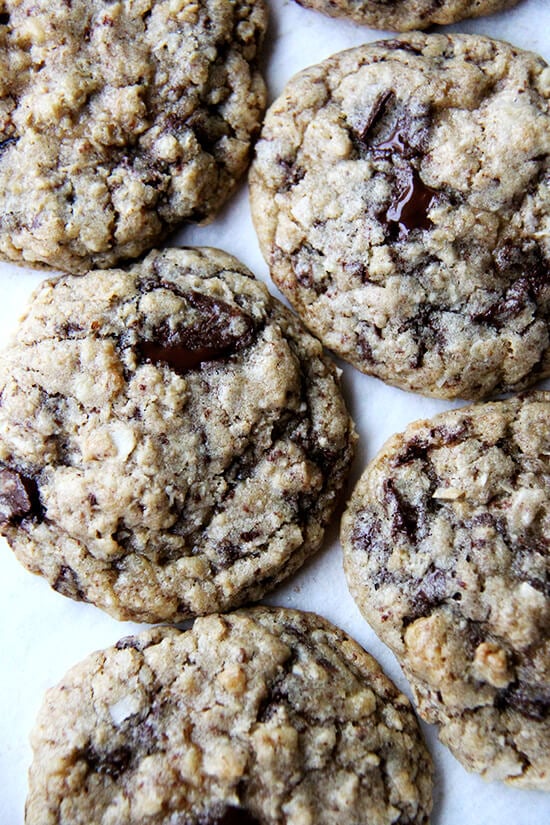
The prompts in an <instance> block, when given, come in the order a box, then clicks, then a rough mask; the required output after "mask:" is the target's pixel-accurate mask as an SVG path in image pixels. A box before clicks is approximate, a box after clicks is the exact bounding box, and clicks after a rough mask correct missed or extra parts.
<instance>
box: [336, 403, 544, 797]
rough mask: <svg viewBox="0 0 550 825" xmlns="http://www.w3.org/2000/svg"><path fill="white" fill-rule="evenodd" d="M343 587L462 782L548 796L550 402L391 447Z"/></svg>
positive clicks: (355, 499)
mask: <svg viewBox="0 0 550 825" xmlns="http://www.w3.org/2000/svg"><path fill="white" fill-rule="evenodd" d="M342 544H343V547H344V556H345V568H346V575H347V579H348V584H349V587H350V589H351V592H352V595H353V596H354V598H355V600H356V601H357V604H358V605H359V607H360V609H361V611H362V612H363V614H364V615H365V617H366V619H367V620H368V621H369V623H370V624H371V625H372V627H373V628H374V630H375V631H376V632H377V633H378V635H379V636H380V638H381V639H382V640H383V641H384V642H385V643H386V644H388V645H389V646H390V647H391V648H392V650H393V651H394V652H395V654H396V656H397V657H398V659H399V660H400V662H401V664H402V666H403V668H404V671H405V674H406V675H407V677H408V678H409V680H410V682H411V685H412V688H413V692H414V696H415V700H416V702H417V705H418V709H419V712H420V714H421V716H423V718H424V719H426V720H427V721H428V722H435V723H436V724H437V725H439V730H440V738H441V740H442V741H443V742H444V743H445V744H446V745H448V746H449V747H450V748H451V750H452V752H453V753H454V755H455V756H456V757H457V758H458V759H459V760H460V761H461V762H462V763H463V765H464V766H465V767H466V768H467V769H468V770H473V771H478V772H479V773H481V774H482V775H483V776H484V777H485V778H487V779H503V780H506V781H508V782H510V783H511V784H514V785H517V786H520V787H525V788H540V789H544V790H550V635H549V627H550V591H549V588H548V581H549V561H550V559H549V553H548V550H549V548H550V393H545V392H538V393H532V394H528V395H525V396H520V397H517V398H512V399H510V400H507V401H501V402H493V403H486V404H480V405H477V406H471V407H464V408H461V409H458V410H454V411H452V412H446V413H443V414H441V415H438V416H436V417H435V418H433V419H432V420H431V421H430V420H429V421H419V422H416V423H413V424H411V425H410V426H409V427H408V428H407V430H406V431H405V432H404V433H402V434H399V435H396V436H394V437H393V438H391V439H390V440H389V441H388V442H387V443H386V445H385V446H384V447H383V448H382V450H381V452H380V453H379V454H378V455H377V456H376V458H375V459H374V461H372V463H371V464H370V465H369V467H368V468H367V470H366V471H365V473H364V475H363V477H362V478H361V480H360V482H359V483H358V485H357V487H356V489H355V491H354V493H353V495H352V498H351V501H350V503H349V506H348V509H347V511H346V513H345V516H344V518H343V522H342Z"/></svg>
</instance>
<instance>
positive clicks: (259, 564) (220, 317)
mask: <svg viewBox="0 0 550 825" xmlns="http://www.w3.org/2000/svg"><path fill="white" fill-rule="evenodd" d="M0 392H1V395H2V405H1V406H0V532H2V533H3V534H4V535H5V536H6V537H7V539H8V541H9V543H10V545H11V547H12V548H13V550H14V551H15V554H16V555H17V557H18V559H19V560H20V561H21V562H22V563H23V564H24V565H25V566H26V567H27V568H29V569H30V570H32V571H34V572H38V573H41V574H42V575H44V576H45V577H46V578H47V579H48V581H49V582H50V584H51V585H52V587H54V588H55V589H56V590H58V591H59V592H60V593H63V594H64V595H67V596H70V597H72V598H75V599H82V600H85V601H90V602H92V603H94V604H96V605H98V606H99V607H101V608H103V609H104V610H107V611H108V612H109V613H111V614H112V615H114V616H116V617H117V618H120V619H129V618H133V619H136V620H141V621H152V622H153V621H159V620H165V619H172V620H176V619H178V620H179V619H183V618H185V617H189V616H191V615H196V614H202V613H208V612H212V611H215V610H226V609H228V608H230V607H234V606H235V605H237V604H242V603H243V602H245V601H246V600H250V599H256V598H259V597H260V596H261V595H263V593H265V592H266V591H267V590H269V589H270V588H272V587H273V586H274V585H275V584H276V583H277V582H279V581H280V580H281V579H282V578H284V577H286V576H288V575H289V574H290V573H292V572H293V571H294V570H296V569H297V568H298V567H299V566H300V565H301V564H302V562H303V561H304V560H305V559H306V558H307V557H308V556H310V555H311V554H312V553H314V552H315V551H316V550H317V549H318V548H319V546H320V544H321V541H322V538H323V533H324V528H325V526H326V525H327V523H328V521H329V519H330V516H331V514H332V512H333V510H334V507H335V505H336V502H337V497H338V493H339V491H340V489H341V487H342V485H343V483H344V479H345V477H346V474H347V470H348V467H349V464H350V461H351V454H352V445H353V443H354V439H355V434H354V430H353V424H352V422H351V420H350V417H349V415H348V412H347V410H346V407H345V403H344V400H343V397H342V394H341V391H340V384H339V379H338V375H337V372H336V369H335V368H334V366H333V365H332V364H331V363H330V361H329V360H328V359H327V358H326V357H325V356H324V355H323V352H322V348H321V345H320V343H319V342H318V341H317V340H316V339H314V338H313V337H312V336H311V335H309V333H307V332H306V331H305V330H304V328H303V326H302V325H301V323H300V322H299V320H298V319H297V318H296V317H295V316H294V315H292V314H291V313H290V312H289V311H288V310H287V309H286V308H285V307H283V305H282V304H280V303H279V302H278V301H277V300H275V299H274V298H272V297H271V296H270V294H269V293H268V291H267V289H266V288H265V286H264V285H263V284H262V283H260V282H259V281H257V280H256V279H255V278H254V277H253V276H252V274H251V273H250V272H249V271H248V270H246V269H245V267H244V266H242V264H240V263H239V262H238V261H236V260H235V258H232V257H231V256H229V255H227V254H226V253H223V252H220V251H217V250H212V249H203V250H200V249H198V250H191V249H187V250H181V249H179V250H178V249H170V250H164V251H161V252H158V251H155V252H152V253H150V254H149V255H148V256H147V258H145V260H143V261H142V262H139V263H136V264H134V265H132V266H130V267H128V268H127V269H112V270H97V271H92V272H90V273H88V274H86V275H83V276H72V277H69V276H67V277H63V278H60V279H57V280H55V279H54V280H51V281H46V282H44V283H43V284H42V285H41V286H40V287H39V289H38V290H37V292H36V294H35V295H34V298H33V300H32V302H31V304H30V307H29V309H28V312H27V315H26V317H25V319H24V320H23V322H22V324H21V326H20V328H19V330H18V332H17V335H16V338H15V340H14V342H13V343H12V344H11V346H10V347H8V349H7V350H6V351H5V352H4V354H3V356H2V358H1V360H0Z"/></svg>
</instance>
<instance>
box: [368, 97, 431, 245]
mask: <svg viewBox="0 0 550 825" xmlns="http://www.w3.org/2000/svg"><path fill="white" fill-rule="evenodd" d="M386 101H387V99H386ZM372 152H373V154H374V156H375V157H387V156H391V155H393V154H398V155H400V156H401V157H403V158H406V159H410V158H411V157H413V156H414V154H415V150H414V148H413V147H411V146H410V144H409V141H408V139H407V131H406V129H403V128H402V127H401V126H400V125H399V123H398V124H397V125H396V126H395V128H394V130H393V131H392V133H391V134H390V135H389V136H388V137H387V138H386V140H384V141H381V142H380V143H377V144H375V145H374V146H372ZM437 194H438V193H437V190H436V189H432V188H431V187H430V186H427V185H426V184H425V183H424V181H423V180H422V178H421V177H420V175H419V173H418V171H417V170H416V169H415V168H414V166H409V169H408V180H407V182H406V184H405V186H403V187H402V188H401V190H400V191H399V192H398V194H397V198H396V199H394V201H393V203H391V204H390V206H389V207H388V210H387V212H386V220H387V222H388V225H389V226H390V228H391V227H397V228H398V229H399V232H400V234H401V235H408V233H409V232H410V231H411V230H413V229H429V228H430V227H431V226H432V222H431V220H430V219H429V217H428V212H429V210H430V207H431V206H432V203H433V200H434V198H435V196H436V195H437Z"/></svg>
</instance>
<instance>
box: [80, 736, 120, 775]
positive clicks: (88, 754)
mask: <svg viewBox="0 0 550 825" xmlns="http://www.w3.org/2000/svg"><path fill="white" fill-rule="evenodd" d="M83 758H84V759H85V760H86V762H87V763H88V767H89V769H90V772H91V773H99V774H103V775H106V776H110V777H111V778H112V779H118V777H119V776H120V775H121V774H123V773H124V772H125V771H126V770H127V769H128V766H129V764H130V762H131V759H132V752H131V749H130V748H129V747H128V746H126V745H122V746H121V747H120V748H114V750H112V751H109V750H107V751H105V752H100V751H97V750H96V749H95V748H94V747H93V745H91V744H90V745H89V746H88V747H87V748H86V750H85V751H84V753H83Z"/></svg>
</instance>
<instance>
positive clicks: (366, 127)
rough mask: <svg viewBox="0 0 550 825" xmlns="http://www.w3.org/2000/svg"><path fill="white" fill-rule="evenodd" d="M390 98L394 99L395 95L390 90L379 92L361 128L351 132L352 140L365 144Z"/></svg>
mask: <svg viewBox="0 0 550 825" xmlns="http://www.w3.org/2000/svg"><path fill="white" fill-rule="evenodd" d="M392 98H395V94H394V93H393V92H392V91H391V90H390V89H388V90H387V91H385V92H380V94H379V95H378V96H377V98H376V99H375V101H374V103H373V105H372V108H371V110H370V112H369V113H368V115H367V118H366V120H365V122H364V123H363V124H362V126H361V128H360V129H359V130H357V129H354V130H353V135H352V139H356V140H358V141H359V142H360V143H362V144H364V143H365V142H366V139H367V135H368V133H369V132H370V130H371V129H372V128H373V126H375V124H376V123H377V122H378V121H379V120H380V118H381V117H382V115H383V114H384V113H385V111H386V108H387V105H388V103H389V101H390V100H391V99H392Z"/></svg>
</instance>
